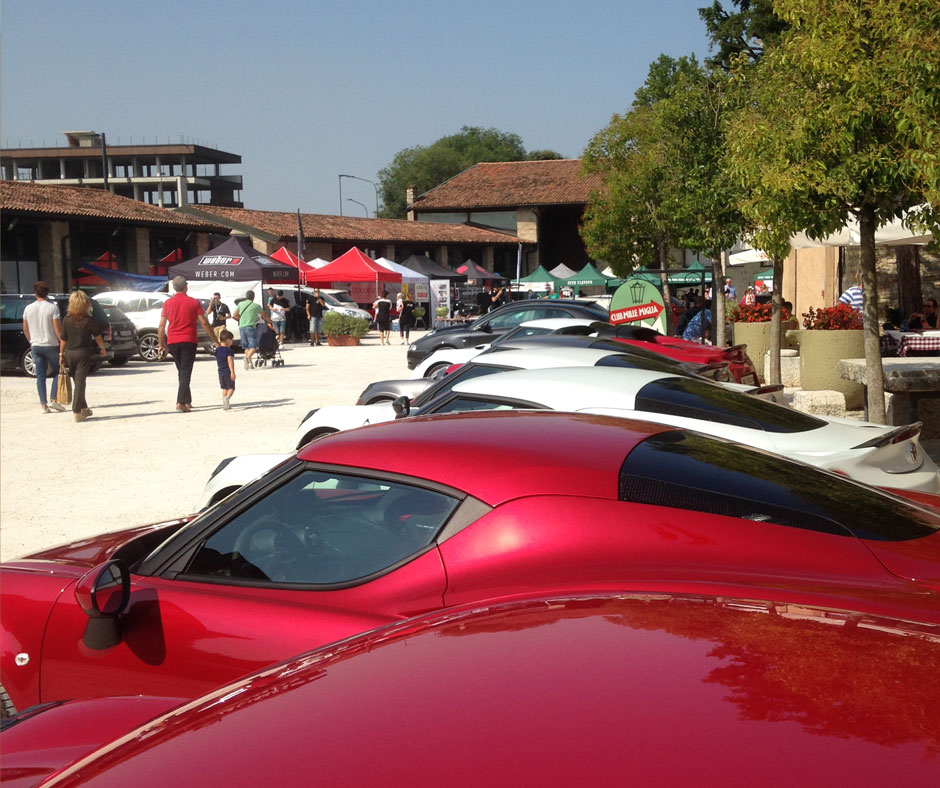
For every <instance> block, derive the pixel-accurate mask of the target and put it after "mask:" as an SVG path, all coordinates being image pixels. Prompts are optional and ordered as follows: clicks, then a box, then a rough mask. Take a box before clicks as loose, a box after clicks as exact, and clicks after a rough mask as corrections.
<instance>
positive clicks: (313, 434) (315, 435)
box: [297, 427, 339, 449]
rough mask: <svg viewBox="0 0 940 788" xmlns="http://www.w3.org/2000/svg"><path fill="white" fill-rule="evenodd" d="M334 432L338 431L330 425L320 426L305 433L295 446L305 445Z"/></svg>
mask: <svg viewBox="0 0 940 788" xmlns="http://www.w3.org/2000/svg"><path fill="white" fill-rule="evenodd" d="M334 432H339V430H334V429H333V428H332V427H321V428H320V429H316V430H311V431H310V432H308V433H307V434H306V435H304V439H303V440H302V441H300V443H298V444H297V448H298V449H299V448H301V447H302V446H306V445H307V444H308V443H310V442H311V441H316V440H320V438H325V437H326V436H327V435H332V434H333V433H334Z"/></svg>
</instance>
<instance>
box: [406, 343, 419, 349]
mask: <svg viewBox="0 0 940 788" xmlns="http://www.w3.org/2000/svg"><path fill="white" fill-rule="evenodd" d="M417 349H418V346H417V345H416V344H415V343H414V342H412V343H411V344H410V345H408V350H417Z"/></svg>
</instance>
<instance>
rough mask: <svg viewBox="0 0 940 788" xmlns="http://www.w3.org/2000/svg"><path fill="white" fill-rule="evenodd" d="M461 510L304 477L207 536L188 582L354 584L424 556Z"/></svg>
mask: <svg viewBox="0 0 940 788" xmlns="http://www.w3.org/2000/svg"><path fill="white" fill-rule="evenodd" d="M457 504H458V500H457V499H456V498H453V497H451V496H449V495H445V494H444V493H441V492H437V491H432V490H427V489H423V488H419V487H415V486H413V485H408V484H403V483H401V482H393V481H386V480H377V479H371V478H367V477H360V476H351V475H347V474H341V473H333V472H327V471H316V470H304V471H302V472H301V473H300V474H298V475H297V476H295V477H293V478H291V479H290V480H288V481H286V482H285V483H284V484H282V485H281V486H280V487H278V488H277V489H275V490H274V491H273V492H271V493H269V494H268V495H266V496H265V497H264V498H262V499H261V500H259V501H257V502H256V503H254V504H253V505H251V506H250V507H249V508H247V509H246V510H244V511H242V512H241V513H240V514H238V515H236V516H235V517H234V518H232V519H231V520H229V521H228V522H226V523H225V524H224V525H223V526H222V527H220V528H219V529H218V530H216V531H215V532H214V533H213V534H212V535H211V536H209V538H208V539H206V541H205V542H204V543H203V545H202V546H201V547H200V548H199V549H198V550H197V551H196V553H195V554H194V556H193V558H192V560H191V561H190V563H189V565H188V567H187V568H186V570H185V572H184V575H186V576H190V577H193V578H198V577H199V576H203V577H211V578H230V579H232V580H234V581H238V580H249V581H256V582H257V581H262V582H263V581H270V582H271V583H272V584H303V585H330V584H349V583H353V582H355V581H358V580H363V579H366V578H370V577H371V576H373V575H375V574H377V573H379V572H382V571H384V570H387V569H390V568H391V567H393V566H396V565H398V564H399V563H402V562H403V561H405V560H406V559H410V558H412V557H414V556H416V555H417V554H418V553H420V552H422V551H423V550H424V549H425V548H427V547H428V546H429V545H430V544H431V543H432V542H433V541H434V539H435V537H436V536H437V534H438V533H439V531H440V530H441V528H442V527H443V525H444V523H445V522H446V520H447V518H448V517H449V516H450V514H451V512H453V510H454V508H455V507H456V506H457Z"/></svg>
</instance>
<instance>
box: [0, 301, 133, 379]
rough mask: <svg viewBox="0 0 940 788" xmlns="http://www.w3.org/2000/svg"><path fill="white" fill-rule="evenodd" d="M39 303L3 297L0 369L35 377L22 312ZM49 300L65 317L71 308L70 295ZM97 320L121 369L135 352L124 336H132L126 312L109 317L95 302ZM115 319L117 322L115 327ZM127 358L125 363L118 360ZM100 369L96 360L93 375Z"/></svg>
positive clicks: (112, 359)
mask: <svg viewBox="0 0 940 788" xmlns="http://www.w3.org/2000/svg"><path fill="white" fill-rule="evenodd" d="M35 300H36V297H35V296H34V295H33V294H32V293H3V294H2V295H0V329H2V341H0V367H2V368H3V369H5V370H18V371H20V372H24V373H26V374H27V375H29V376H30V377H35V376H36V365H35V363H34V362H33V353H32V351H31V350H30V347H29V342H28V341H27V340H26V334H24V333H23V312H24V311H25V310H26V307H27V306H28V305H29V304H31V303H32V302H33V301H35ZM49 300H51V301H54V302H55V304H56V306H58V307H59V314H60V315H61V316H62V317H65V313H66V310H68V307H69V297H68V295H67V294H61V293H50V294H49ZM91 305H92V310H93V316H94V319H95V320H96V321H97V322H98V323H99V324H100V325H102V326H107V329H106V330H105V331H104V333H103V334H102V338H103V339H104V346H105V349H106V350H107V351H108V355H107V360H108V361H109V362H110V363H112V364H114V366H120V365H121V364H123V363H124V362H125V361H127V358H129V357H130V355H129V354H130V353H133V348H134V345H133V341H132V337H131V343H130V344H128V341H127V339H128V338H127V337H125V336H123V335H124V334H125V333H127V334H130V329H129V328H128V327H125V326H122V318H124V315H123V313H121V312H120V310H114V311H113V312H112V314H110V315H109V314H108V311H107V310H105V309H104V308H103V307H102V306H101V305H100V304H97V303H96V302H95V300H94V299H92V300H91ZM112 318H113V320H114V323H113V324H112V322H111V321H112ZM116 333H117V334H118V335H119V336H118V341H117V343H116V347H115V342H114V340H115V334H116ZM122 357H124V359H123V361H121V360H117V361H116V359H120V358H122ZM100 368H101V362H100V361H99V360H98V359H96V360H95V364H94V366H93V367H92V370H91V371H92V372H97V371H98V370H99V369H100Z"/></svg>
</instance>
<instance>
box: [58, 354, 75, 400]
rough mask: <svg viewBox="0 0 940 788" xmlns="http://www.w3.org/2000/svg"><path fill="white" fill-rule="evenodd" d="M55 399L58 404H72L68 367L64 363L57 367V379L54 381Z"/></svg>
mask: <svg viewBox="0 0 940 788" xmlns="http://www.w3.org/2000/svg"><path fill="white" fill-rule="evenodd" d="M55 401H56V402H58V403H59V404H60V405H71V404H72V379H71V378H70V377H69V369H68V367H67V366H65V364H62V365H61V366H60V367H59V379H58V382H57V383H56V393H55Z"/></svg>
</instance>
